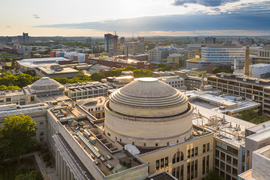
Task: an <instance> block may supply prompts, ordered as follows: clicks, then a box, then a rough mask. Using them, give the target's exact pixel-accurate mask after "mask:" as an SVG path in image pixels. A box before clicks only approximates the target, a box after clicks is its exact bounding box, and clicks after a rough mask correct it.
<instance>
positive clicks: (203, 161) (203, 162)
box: [202, 157, 205, 174]
mask: <svg viewBox="0 0 270 180" xmlns="http://www.w3.org/2000/svg"><path fill="white" fill-rule="evenodd" d="M202 166H203V169H202V174H205V157H203V160H202Z"/></svg>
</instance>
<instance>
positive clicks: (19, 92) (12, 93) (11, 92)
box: [0, 89, 24, 96]
mask: <svg viewBox="0 0 270 180" xmlns="http://www.w3.org/2000/svg"><path fill="white" fill-rule="evenodd" d="M21 95H24V91H23V90H22V89H18V90H7V91H0V96H21Z"/></svg>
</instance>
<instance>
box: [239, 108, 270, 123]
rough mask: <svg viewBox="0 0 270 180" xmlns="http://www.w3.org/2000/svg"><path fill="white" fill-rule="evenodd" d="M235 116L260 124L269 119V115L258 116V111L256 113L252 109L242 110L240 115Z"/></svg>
mask: <svg viewBox="0 0 270 180" xmlns="http://www.w3.org/2000/svg"><path fill="white" fill-rule="evenodd" d="M236 117H237V118H239V119H243V120H245V121H248V122H251V123H254V124H260V123H263V122H266V121H269V120H270V118H269V117H266V116H259V115H258V113H256V112H255V111H254V110H247V111H243V112H242V113H241V114H240V115H238V116H236Z"/></svg>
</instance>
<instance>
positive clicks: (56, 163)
mask: <svg viewBox="0 0 270 180" xmlns="http://www.w3.org/2000/svg"><path fill="white" fill-rule="evenodd" d="M58 165H59V164H58V149H57V148H56V156H55V167H56V176H58V169H59V168H58Z"/></svg>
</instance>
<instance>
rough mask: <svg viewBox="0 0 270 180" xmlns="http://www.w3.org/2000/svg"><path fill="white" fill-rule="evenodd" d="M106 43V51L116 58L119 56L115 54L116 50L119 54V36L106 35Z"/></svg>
mask: <svg viewBox="0 0 270 180" xmlns="http://www.w3.org/2000/svg"><path fill="white" fill-rule="evenodd" d="M104 42H105V51H106V52H108V53H111V54H113V55H115V56H116V55H117V54H115V50H116V53H117V47H118V36H117V35H112V34H104Z"/></svg>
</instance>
